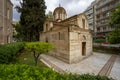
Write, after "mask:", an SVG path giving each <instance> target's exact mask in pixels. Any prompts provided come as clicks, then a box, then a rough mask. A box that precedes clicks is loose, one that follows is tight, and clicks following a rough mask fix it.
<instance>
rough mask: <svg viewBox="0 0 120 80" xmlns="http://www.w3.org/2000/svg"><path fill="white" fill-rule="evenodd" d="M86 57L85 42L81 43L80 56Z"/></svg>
mask: <svg viewBox="0 0 120 80" xmlns="http://www.w3.org/2000/svg"><path fill="white" fill-rule="evenodd" d="M85 55H86V42H82V56H85Z"/></svg>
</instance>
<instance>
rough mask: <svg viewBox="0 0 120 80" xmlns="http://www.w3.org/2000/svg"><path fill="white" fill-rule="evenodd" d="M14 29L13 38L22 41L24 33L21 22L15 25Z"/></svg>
mask: <svg viewBox="0 0 120 80" xmlns="http://www.w3.org/2000/svg"><path fill="white" fill-rule="evenodd" d="M13 27H14V29H15V30H14V32H13V37H14V39H15V40H16V41H22V38H23V34H21V33H22V27H21V25H20V23H19V22H17V23H16V24H13Z"/></svg>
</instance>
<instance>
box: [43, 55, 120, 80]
mask: <svg viewBox="0 0 120 80" xmlns="http://www.w3.org/2000/svg"><path fill="white" fill-rule="evenodd" d="M41 58H42V59H41V60H42V61H43V62H44V63H45V64H47V65H48V66H49V67H51V68H54V70H56V71H58V72H61V73H65V72H67V73H69V72H72V73H78V74H86V73H90V74H95V75H97V74H100V72H101V71H102V73H103V72H105V71H106V73H107V74H105V75H106V76H108V75H109V74H110V75H109V77H113V78H114V79H116V80H120V76H118V75H119V74H120V57H117V59H116V62H115V64H114V61H115V58H114V57H113V56H112V55H110V54H102V53H94V55H92V56H90V57H88V58H86V59H84V60H82V61H80V62H79V63H74V64H67V63H65V62H63V61H61V60H59V59H56V58H54V57H52V56H49V55H41ZM110 62H112V63H110ZM107 64H108V65H109V66H108V67H109V69H107V70H105V69H104V66H105V65H107ZM108 67H107V68H108ZM112 67H113V68H112ZM103 69H104V70H103Z"/></svg>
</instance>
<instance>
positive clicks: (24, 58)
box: [16, 50, 48, 68]
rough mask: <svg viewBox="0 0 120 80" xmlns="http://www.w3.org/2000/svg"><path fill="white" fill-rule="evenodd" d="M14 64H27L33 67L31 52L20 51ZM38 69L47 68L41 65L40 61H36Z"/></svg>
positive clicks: (33, 61)
mask: <svg viewBox="0 0 120 80" xmlns="http://www.w3.org/2000/svg"><path fill="white" fill-rule="evenodd" d="M16 63H18V64H27V65H30V66H35V60H34V56H33V53H32V52H29V51H26V50H22V51H21V52H20V53H19V55H18V57H17V60H16ZM37 66H38V67H45V68H48V67H47V66H46V65H45V64H44V63H42V62H41V61H40V60H38V64H37Z"/></svg>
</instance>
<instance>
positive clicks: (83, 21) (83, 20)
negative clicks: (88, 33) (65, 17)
mask: <svg viewBox="0 0 120 80" xmlns="http://www.w3.org/2000/svg"><path fill="white" fill-rule="evenodd" d="M82 23H83V28H84V29H85V19H82Z"/></svg>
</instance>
